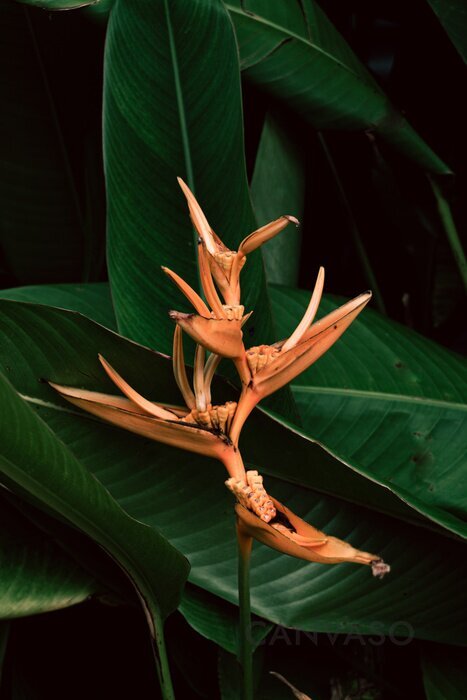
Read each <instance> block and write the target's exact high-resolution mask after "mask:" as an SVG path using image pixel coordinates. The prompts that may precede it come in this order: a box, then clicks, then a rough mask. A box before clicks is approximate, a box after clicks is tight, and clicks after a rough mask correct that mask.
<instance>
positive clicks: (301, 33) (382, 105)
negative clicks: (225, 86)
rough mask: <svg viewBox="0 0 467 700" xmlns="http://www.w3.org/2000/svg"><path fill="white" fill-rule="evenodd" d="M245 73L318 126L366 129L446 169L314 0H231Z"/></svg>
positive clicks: (425, 162) (433, 167)
mask: <svg viewBox="0 0 467 700" xmlns="http://www.w3.org/2000/svg"><path fill="white" fill-rule="evenodd" d="M227 9H228V10H229V12H230V14H231V16H232V20H233V22H234V24H235V30H236V33H237V38H238V42H239V48H240V58H241V67H242V69H243V71H244V74H245V77H246V78H247V79H248V80H250V81H252V82H253V83H255V84H257V85H258V86H260V87H261V89H262V90H265V91H267V92H269V93H270V94H271V95H273V96H274V97H276V98H278V99H280V100H284V101H285V102H286V103H287V105H288V106H289V107H291V108H292V109H295V110H296V111H297V112H298V113H299V114H300V115H301V116H302V117H304V118H305V119H306V120H307V121H309V122H310V123H311V124H312V125H313V126H314V127H315V128H317V129H345V130H367V129H371V130H372V131H374V132H375V133H376V134H378V135H379V136H381V137H382V138H384V139H385V140H386V141H389V142H390V143H392V144H393V145H394V146H395V147H396V148H398V149H399V150H400V151H402V152H403V153H405V154H406V155H407V156H408V157H410V158H412V159H413V160H415V161H416V162H418V163H419V164H420V165H421V166H422V167H423V168H425V169H427V170H432V171H433V172H439V173H446V172H449V169H448V168H447V166H446V165H445V164H444V163H443V162H442V161H441V160H440V159H439V158H438V156H437V155H436V154H435V153H433V151H432V150H431V149H430V148H429V146H428V145H427V144H426V143H425V142H424V141H423V139H422V138H421V137H420V136H419V135H418V134H417V133H416V131H414V129H413V128H412V127H411V126H410V125H409V124H408V123H407V121H406V120H405V119H404V118H403V117H402V116H401V114H400V113H399V112H397V111H396V110H395V109H394V108H393V107H392V106H391V105H390V103H389V100H388V98H387V97H386V95H385V94H384V93H383V92H382V90H381V89H380V88H379V86H378V85H377V83H376V81H375V80H374V79H373V78H372V77H371V75H370V74H369V73H368V71H367V70H366V69H365V67H364V66H363V65H362V64H361V63H360V61H359V60H358V59H357V58H356V56H355V55H354V54H353V52H352V50H351V49H350V47H349V46H348V45H347V43H346V42H345V40H344V39H343V38H342V36H341V35H340V34H339V33H338V32H337V30H336V29H335V28H334V27H333V25H332V24H331V23H330V21H329V20H328V18H327V17H326V15H325V14H324V13H323V12H322V10H321V9H320V8H319V6H318V5H317V4H316V3H315V2H314V1H313V0H305V1H304V2H299V1H298V0H290V1H289V2H287V3H286V2H269V0H229V2H227Z"/></svg>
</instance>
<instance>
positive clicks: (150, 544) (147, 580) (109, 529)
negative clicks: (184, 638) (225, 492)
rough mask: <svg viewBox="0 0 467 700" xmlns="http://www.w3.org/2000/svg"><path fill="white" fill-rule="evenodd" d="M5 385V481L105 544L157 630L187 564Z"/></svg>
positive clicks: (0, 394) (0, 464)
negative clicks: (127, 509) (127, 510)
mask: <svg viewBox="0 0 467 700" xmlns="http://www.w3.org/2000/svg"><path fill="white" fill-rule="evenodd" d="M38 308H39V307H38ZM50 350H51V348H49V351H50ZM0 387H1V391H0V404H1V409H2V410H1V416H2V419H1V423H0V429H1V435H2V442H1V446H0V470H1V475H2V480H6V482H7V483H8V485H10V486H11V485H14V486H15V487H16V488H18V489H19V490H20V491H21V492H22V493H23V494H27V495H29V496H30V497H31V498H32V499H33V500H34V502H35V503H36V504H38V505H41V506H42V507H45V508H46V509H47V510H48V511H50V512H51V513H55V514H56V515H58V516H59V517H61V518H63V519H64V520H65V521H66V522H68V523H69V524H71V525H73V526H74V527H76V528H77V529H79V530H81V531H82V532H84V533H85V534H87V535H88V536H89V537H91V538H92V539H93V540H94V541H95V542H97V543H98V544H99V545H101V546H102V547H103V548H104V550H106V552H107V553H108V554H109V555H110V556H111V557H112V558H113V559H114V560H115V561H116V562H117V563H118V564H119V565H120V566H121V568H122V569H123V571H124V572H125V573H126V574H127V576H128V577H129V579H130V580H131V581H132V582H133V584H134V586H135V588H136V590H137V591H138V593H139V595H140V599H141V602H142V603H143V606H144V608H145V610H146V613H147V615H148V619H149V620H152V621H153V622H154V623H155V626H156V627H157V626H158V625H159V623H160V621H161V618H164V617H165V616H166V615H167V614H168V613H169V612H171V611H172V610H173V609H174V608H175V607H176V606H177V605H178V602H179V598H180V594H181V589H182V587H183V584H184V581H185V578H186V574H187V571H188V565H187V562H186V560H185V559H184V558H183V556H182V555H181V554H180V553H179V552H178V551H177V550H176V549H175V548H174V547H172V546H171V545H170V544H169V543H168V542H166V541H165V540H164V538H163V537H162V536H161V535H160V534H158V533H157V532H156V531H154V530H150V529H149V528H146V527H144V525H142V524H141V523H138V522H137V521H135V520H134V519H132V518H130V517H129V516H128V515H127V514H126V513H125V512H124V511H123V510H122V509H121V508H120V507H119V505H118V504H117V503H116V502H115V501H114V499H113V498H112V497H111V496H110V495H109V494H108V493H107V491H106V490H105V489H104V488H102V486H101V485H100V484H99V482H97V481H96V480H95V479H93V478H92V476H91V475H90V474H89V472H88V471H87V470H86V469H85V467H83V465H82V464H81V463H80V462H79V461H78V459H77V458H76V457H75V456H73V454H72V453H71V452H70V451H69V450H68V449H67V448H66V447H65V445H64V444H63V442H62V441H60V440H59V439H58V438H57V437H56V436H55V435H54V434H53V433H52V432H51V431H50V429H49V428H48V427H47V425H46V424H45V423H44V422H43V421H42V420H41V418H40V417H38V416H37V414H36V413H35V412H34V411H33V410H32V409H31V408H30V406H28V404H27V403H26V402H25V401H24V400H23V399H22V398H20V397H19V396H18V394H17V393H16V392H15V391H14V390H13V388H12V387H11V385H10V384H9V382H8V381H7V380H6V379H5V378H4V377H3V376H1V377H0ZM162 571H163V572H164V573H163V576H162V575H161V572H162Z"/></svg>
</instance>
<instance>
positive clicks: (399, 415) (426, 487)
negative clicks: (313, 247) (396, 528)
mask: <svg viewBox="0 0 467 700" xmlns="http://www.w3.org/2000/svg"><path fill="white" fill-rule="evenodd" d="M308 297H309V295H308V293H307V292H303V291H300V290H293V289H285V288H279V287H277V288H275V289H273V290H272V299H273V304H274V308H275V311H276V321H277V323H278V325H279V327H280V331H281V333H280V337H287V335H288V334H290V332H291V330H292V329H293V328H294V326H295V325H296V323H297V320H298V319H300V318H301V317H302V315H303V312H304V309H305V308H306V305H307V303H308ZM336 306H337V304H336V302H332V301H330V300H328V299H324V300H323V302H322V304H321V307H320V313H321V314H325V313H327V312H329V311H330V310H331V309H332V308H335V307H336ZM466 377H467V365H466V363H465V361H464V360H463V359H462V358H460V357H458V356H456V355H454V354H453V353H451V352H449V351H448V350H445V349H444V348H442V347H440V346H438V345H436V344H435V343H433V342H431V341H429V340H426V339H425V338H423V337H422V336H420V335H418V334H417V333H415V332H413V331H410V330H409V329H407V328H404V327H403V326H400V325H398V324H396V323H394V322H392V321H389V320H388V319H387V318H385V317H383V316H380V315H379V314H377V313H375V312H373V311H372V310H371V309H365V311H364V313H363V314H362V316H361V317H360V318H359V319H358V321H357V322H356V323H354V324H353V325H352V328H351V329H350V330H349V331H348V332H347V333H346V334H345V335H344V337H343V338H342V340H340V341H339V342H338V343H337V345H336V346H335V347H334V348H333V349H332V351H331V352H329V353H327V354H326V355H324V357H323V358H322V359H321V360H320V361H319V362H318V363H317V364H316V365H313V366H312V367H310V369H308V370H307V371H306V372H304V373H303V374H302V375H300V376H299V377H297V378H296V380H295V382H296V383H295V384H294V386H293V393H294V396H295V399H296V401H297V405H298V407H299V410H300V415H301V418H302V422H303V427H304V431H305V432H306V434H307V435H308V436H310V437H311V438H312V439H313V440H316V441H317V442H319V443H321V444H324V445H326V447H327V448H328V449H329V450H331V452H332V453H333V454H334V455H335V456H336V457H337V458H338V459H340V460H342V461H343V462H344V463H346V464H351V465H352V467H353V468H354V469H357V470H358V471H359V472H360V473H362V474H366V475H367V476H368V477H369V478H370V479H375V480H376V481H378V482H379V483H380V484H383V485H384V486H386V487H387V488H390V489H391V490H392V491H393V492H394V493H396V494H398V495H399V496H400V497H401V498H402V499H403V500H404V501H406V502H408V503H410V504H411V505H412V506H413V507H414V508H416V509H418V510H420V511H421V512H423V513H424V514H425V515H428V517H432V518H433V520H435V521H436V522H438V523H440V524H442V525H444V526H445V527H447V528H449V529H451V530H452V531H453V532H456V533H457V534H459V535H464V536H465V535H466V534H467V527H466V512H467V497H466V493H465V490H464V489H461V488H459V484H460V483H462V480H463V475H464V473H465V468H466V454H465V444H464V440H463V435H464V434H465V430H466V426H467V410H466V405H465V400H466V387H467V382H466Z"/></svg>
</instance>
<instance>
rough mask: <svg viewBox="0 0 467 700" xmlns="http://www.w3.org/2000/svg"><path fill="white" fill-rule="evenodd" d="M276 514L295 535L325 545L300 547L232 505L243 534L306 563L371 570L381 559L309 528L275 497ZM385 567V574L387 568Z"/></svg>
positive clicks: (239, 506)
mask: <svg viewBox="0 0 467 700" xmlns="http://www.w3.org/2000/svg"><path fill="white" fill-rule="evenodd" d="M271 500H272V501H273V503H274V506H275V507H276V509H277V511H278V512H279V513H281V514H282V515H283V516H285V517H286V518H287V519H288V520H289V522H290V523H291V524H292V526H293V527H294V528H295V529H296V531H297V534H298V535H300V536H301V537H304V538H307V539H314V538H316V539H321V540H322V539H323V538H324V539H325V540H326V541H325V543H324V544H321V545H320V546H302V545H300V544H298V543H296V542H294V541H293V540H292V539H290V538H289V537H286V536H285V535H283V534H281V533H280V532H278V531H277V530H276V529H275V528H274V527H272V525H271V523H265V522H263V521H262V520H260V519H259V518H258V517H257V516H256V515H254V513H252V512H251V511H249V510H247V509H246V508H244V507H243V506H241V505H240V504H237V505H236V506H235V511H236V513H237V519H238V522H239V526H240V527H241V528H242V529H243V531H244V532H245V533H246V534H248V535H250V536H251V537H254V538H255V539H257V540H258V541H259V542H262V543H263V544H266V545H267V546H268V547H272V548H273V549H277V551H279V552H282V553H283V554H289V555H290V556H293V557H297V558H298V559H305V560H306V561H312V562H318V563H320V564H339V563H342V562H353V563H355V564H366V565H368V566H372V568H374V567H375V566H376V563H379V565H380V566H382V565H381V559H380V557H378V556H377V555H376V554H370V553H369V552H362V551H360V550H358V549H355V548H354V547H352V545H350V544H348V543H347V542H344V541H343V540H339V539H338V538H337V537H331V536H329V535H326V534H325V533H323V532H321V531H320V530H317V529H316V528H315V527H313V526H312V525H309V524H308V523H306V522H305V521H304V520H302V519H301V518H299V517H298V516H297V515H295V514H294V513H292V512H291V511H290V510H288V509H287V508H286V507H285V506H284V505H283V504H282V503H280V502H279V501H277V500H276V499H275V498H272V499H271ZM384 566H386V571H385V573H387V570H389V567H387V565H384Z"/></svg>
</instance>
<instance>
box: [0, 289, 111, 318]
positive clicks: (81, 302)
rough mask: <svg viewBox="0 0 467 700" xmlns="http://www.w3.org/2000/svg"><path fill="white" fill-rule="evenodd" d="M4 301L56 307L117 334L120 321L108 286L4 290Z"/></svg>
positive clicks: (1, 295) (1, 291) (0, 290)
mask: <svg viewBox="0 0 467 700" xmlns="http://www.w3.org/2000/svg"><path fill="white" fill-rule="evenodd" d="M0 298H1V299H11V300H13V301H29V302H32V303H33V304H44V305H45V306H56V307H58V308H60V309H68V310H69V311H79V313H81V314H84V315H85V316H88V317H89V318H92V320H93V321H97V323H100V324H102V325H103V326H105V327H106V328H111V329H112V330H117V321H116V319H115V314H114V310H113V306H112V298H111V296H110V288H109V285H108V284H107V282H87V283H86V284H38V285H30V286H27V287H14V288H13V289H0Z"/></svg>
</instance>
